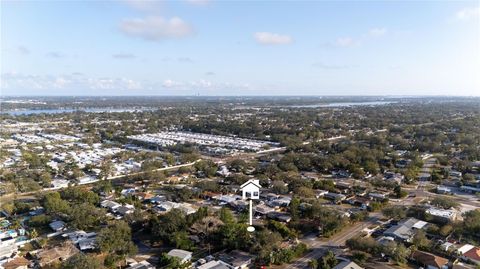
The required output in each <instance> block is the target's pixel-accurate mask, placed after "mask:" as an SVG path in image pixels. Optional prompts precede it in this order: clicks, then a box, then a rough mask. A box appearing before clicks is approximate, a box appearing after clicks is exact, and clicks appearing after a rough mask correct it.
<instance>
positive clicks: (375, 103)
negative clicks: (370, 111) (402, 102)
mask: <svg viewBox="0 0 480 269" xmlns="http://www.w3.org/2000/svg"><path fill="white" fill-rule="evenodd" d="M395 103H398V102H397V101H372V102H343V103H342V102H339V103H328V104H313V105H291V106H289V107H297V108H316V107H351V106H383V105H389V104H395Z"/></svg>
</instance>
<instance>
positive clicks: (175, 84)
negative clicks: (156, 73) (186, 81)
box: [162, 79, 183, 88]
mask: <svg viewBox="0 0 480 269" xmlns="http://www.w3.org/2000/svg"><path fill="white" fill-rule="evenodd" d="M162 86H163V87H165V88H176V87H181V86H183V83H181V82H177V81H174V80H171V79H166V80H164V81H163V83H162Z"/></svg>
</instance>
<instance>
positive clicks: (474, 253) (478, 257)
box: [463, 247, 480, 261]
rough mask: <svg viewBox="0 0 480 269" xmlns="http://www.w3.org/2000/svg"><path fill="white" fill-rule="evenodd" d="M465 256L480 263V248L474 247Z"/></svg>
mask: <svg viewBox="0 0 480 269" xmlns="http://www.w3.org/2000/svg"><path fill="white" fill-rule="evenodd" d="M463 256H465V257H467V258H469V259H471V260H475V261H480V248H479V247H474V248H472V249H470V250H469V251H467V252H465V253H464V254H463Z"/></svg>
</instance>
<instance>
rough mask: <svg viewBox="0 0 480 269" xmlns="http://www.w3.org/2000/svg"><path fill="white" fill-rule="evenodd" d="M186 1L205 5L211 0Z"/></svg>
mask: <svg viewBox="0 0 480 269" xmlns="http://www.w3.org/2000/svg"><path fill="white" fill-rule="evenodd" d="M186 2H187V3H189V4H192V5H196V6H205V5H208V4H210V0H186Z"/></svg>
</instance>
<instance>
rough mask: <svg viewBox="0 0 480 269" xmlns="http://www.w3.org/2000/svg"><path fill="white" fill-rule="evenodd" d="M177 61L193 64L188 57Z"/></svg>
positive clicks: (179, 58)
mask: <svg viewBox="0 0 480 269" xmlns="http://www.w3.org/2000/svg"><path fill="white" fill-rule="evenodd" d="M177 61H179V62H181V63H193V60H192V58H190V57H178V58H177Z"/></svg>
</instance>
